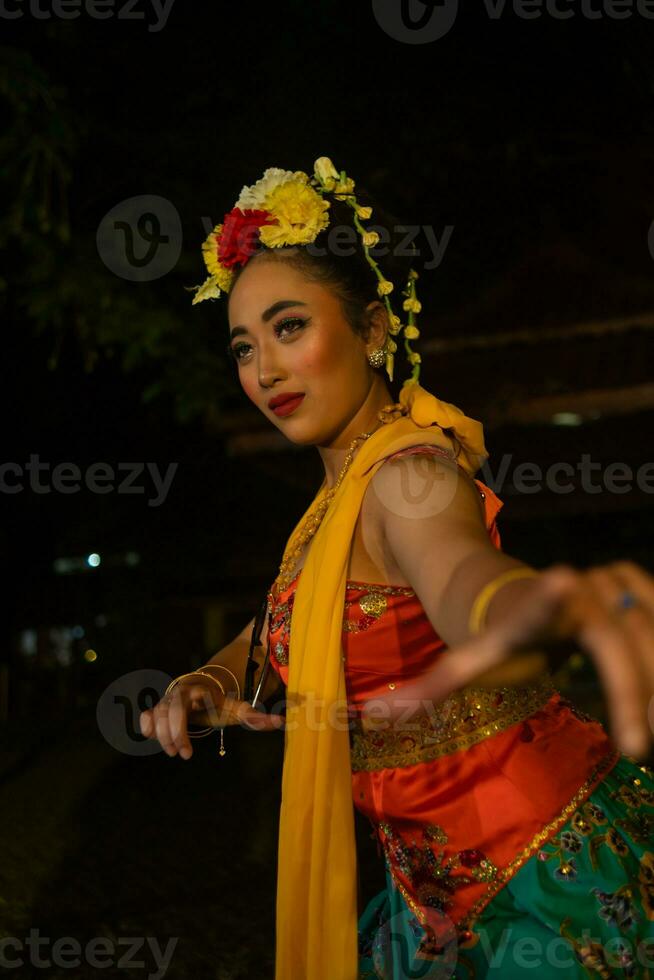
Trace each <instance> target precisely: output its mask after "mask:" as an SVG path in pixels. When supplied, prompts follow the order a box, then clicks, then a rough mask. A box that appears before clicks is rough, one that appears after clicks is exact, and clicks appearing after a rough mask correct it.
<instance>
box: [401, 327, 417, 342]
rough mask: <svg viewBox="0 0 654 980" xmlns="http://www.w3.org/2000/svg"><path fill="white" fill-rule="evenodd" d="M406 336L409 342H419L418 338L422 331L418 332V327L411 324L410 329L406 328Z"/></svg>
mask: <svg viewBox="0 0 654 980" xmlns="http://www.w3.org/2000/svg"><path fill="white" fill-rule="evenodd" d="M404 336H405V337H406V339H407V340H417V339H418V337H419V336H420V331H419V330H418V328H417V327H414V326H412V325H411V324H409V326H408V327H405V328H404Z"/></svg>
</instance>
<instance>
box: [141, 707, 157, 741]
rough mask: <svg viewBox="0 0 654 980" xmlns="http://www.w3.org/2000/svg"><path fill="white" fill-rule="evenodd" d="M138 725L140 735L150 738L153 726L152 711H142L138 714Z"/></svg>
mask: <svg viewBox="0 0 654 980" xmlns="http://www.w3.org/2000/svg"><path fill="white" fill-rule="evenodd" d="M139 725H140V726H141V735H143V736H144V737H145V738H151V736H152V733H153V730H154V726H153V724H152V711H151V710H149V709H148V710H147V711H142V712H141V714H140V715H139Z"/></svg>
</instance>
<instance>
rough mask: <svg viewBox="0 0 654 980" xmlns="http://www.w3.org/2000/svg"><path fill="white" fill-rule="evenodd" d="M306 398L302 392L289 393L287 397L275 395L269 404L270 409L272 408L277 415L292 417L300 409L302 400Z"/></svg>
mask: <svg viewBox="0 0 654 980" xmlns="http://www.w3.org/2000/svg"><path fill="white" fill-rule="evenodd" d="M303 398H304V392H302V391H289V392H287V393H286V394H285V395H275V397H274V398H271V399H270V401H269V402H268V408H270V409H271V410H272V411H273V412H274V413H275V415H290V414H291V412H294V411H295V409H296V408H297V407H298V405H299V404H300V402H301V401H302V399H303Z"/></svg>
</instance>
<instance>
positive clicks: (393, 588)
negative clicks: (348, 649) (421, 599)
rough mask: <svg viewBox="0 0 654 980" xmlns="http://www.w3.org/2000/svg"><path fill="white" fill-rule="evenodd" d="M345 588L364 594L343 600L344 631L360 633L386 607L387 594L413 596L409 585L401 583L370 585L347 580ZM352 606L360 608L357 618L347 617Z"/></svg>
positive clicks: (382, 613) (413, 593)
mask: <svg viewBox="0 0 654 980" xmlns="http://www.w3.org/2000/svg"><path fill="white" fill-rule="evenodd" d="M347 589H348V591H350V592H351V591H356V592H363V593H364V594H363V595H362V596H360V597H359V598H356V599H346V600H345V612H344V616H343V632H344V633H361V632H363V631H364V630H367V629H370V627H371V626H372V625H373V624H374V623H375V622H376V621H377V620H378V619H379V618H380V617H381V616H383V615H384V613H385V612H386V610H387V609H388V599H387V598H386V597H387V596H406V597H412V596H415V592H414V590H413V589H412V588H411V587H410V586H402V585H372V584H367V583H365V582H352V581H348V582H347ZM353 606H358V608H359V609H360V610H361V615H360V616H359V617H358V618H357V619H350V618H349V617H348V610H349V609H350V608H352V607H353Z"/></svg>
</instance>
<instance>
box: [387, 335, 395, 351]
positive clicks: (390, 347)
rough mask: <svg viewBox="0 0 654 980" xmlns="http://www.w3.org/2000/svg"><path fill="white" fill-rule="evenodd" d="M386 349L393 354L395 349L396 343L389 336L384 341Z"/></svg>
mask: <svg viewBox="0 0 654 980" xmlns="http://www.w3.org/2000/svg"><path fill="white" fill-rule="evenodd" d="M386 350H387V351H388V353H389V354H394V353H395V351H396V350H397V344H396V343H395V341H394V340H392V339H391V338H390V337H389V338H388V340H387V341H386Z"/></svg>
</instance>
